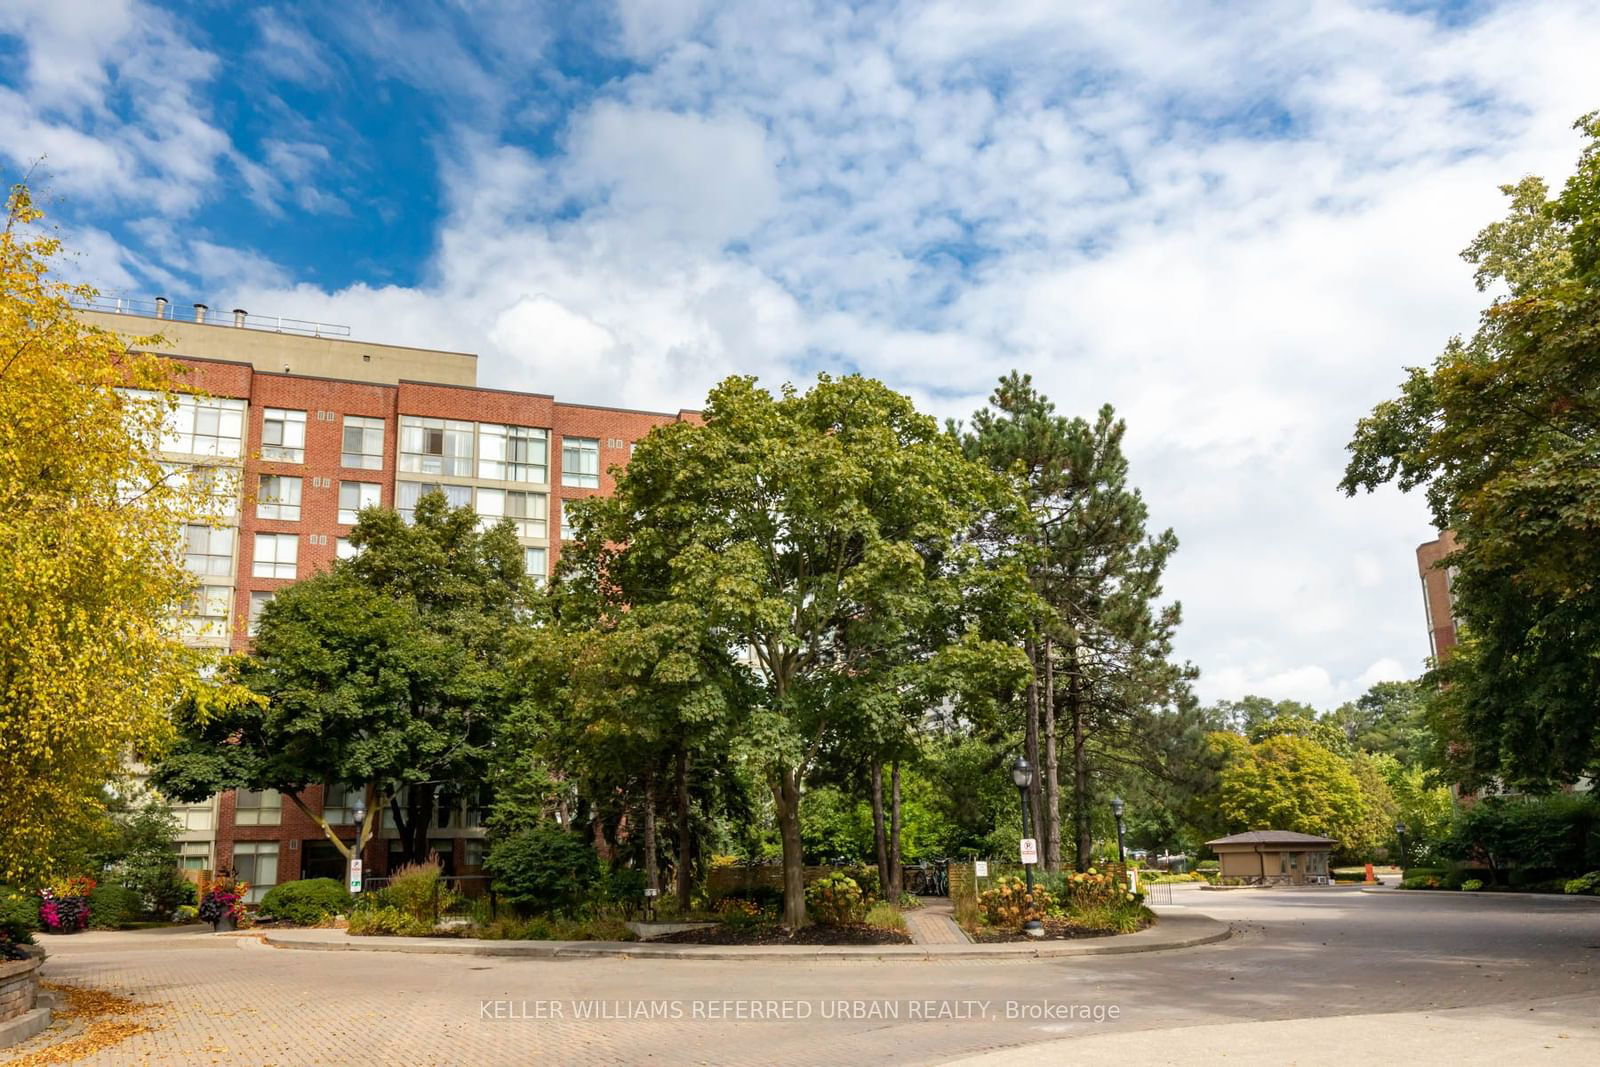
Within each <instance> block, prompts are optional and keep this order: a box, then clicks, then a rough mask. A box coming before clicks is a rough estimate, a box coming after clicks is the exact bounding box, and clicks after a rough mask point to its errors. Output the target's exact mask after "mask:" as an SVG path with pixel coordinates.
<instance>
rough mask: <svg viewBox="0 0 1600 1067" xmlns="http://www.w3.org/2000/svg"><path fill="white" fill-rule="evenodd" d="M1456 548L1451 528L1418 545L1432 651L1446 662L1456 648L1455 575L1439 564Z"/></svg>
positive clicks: (1423, 601)
mask: <svg viewBox="0 0 1600 1067" xmlns="http://www.w3.org/2000/svg"><path fill="white" fill-rule="evenodd" d="M1455 550H1456V535H1455V534H1454V533H1452V532H1451V531H1449V530H1446V531H1444V533H1442V534H1440V535H1439V537H1438V539H1436V540H1433V541H1428V542H1426V543H1425V544H1421V545H1418V546H1417V573H1418V574H1419V575H1420V576H1421V577H1422V606H1423V608H1424V609H1425V610H1426V612H1427V619H1428V651H1429V653H1430V654H1431V655H1432V656H1433V657H1434V659H1436V660H1440V661H1443V660H1444V659H1446V658H1447V657H1448V656H1449V655H1450V650H1451V649H1453V648H1455V647H1456V617H1455V594H1454V593H1453V592H1452V591H1451V589H1450V586H1451V583H1452V581H1453V578H1454V576H1453V575H1452V573H1451V571H1450V569H1449V568H1447V567H1443V568H1442V567H1439V566H1438V565H1437V564H1438V563H1439V561H1440V560H1442V559H1444V558H1445V557H1446V556H1448V555H1449V554H1450V553H1452V552H1454V551H1455Z"/></svg>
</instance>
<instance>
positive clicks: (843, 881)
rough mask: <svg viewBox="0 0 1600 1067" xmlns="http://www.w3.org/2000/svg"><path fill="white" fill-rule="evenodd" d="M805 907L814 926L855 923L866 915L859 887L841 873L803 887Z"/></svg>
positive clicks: (852, 879)
mask: <svg viewBox="0 0 1600 1067" xmlns="http://www.w3.org/2000/svg"><path fill="white" fill-rule="evenodd" d="M806 907H807V909H809V910H810V912H811V916H812V918H814V919H816V920H817V922H819V923H825V924H827V925H830V926H844V925H847V924H849V923H858V922H860V921H861V918H862V916H863V915H864V914H865V913H866V905H865V904H863V903H862V900H861V887H860V886H859V885H856V880H855V879H854V878H851V877H850V876H849V875H847V874H845V873H843V872H842V871H834V872H833V873H832V874H830V875H828V876H827V877H825V878H818V879H817V880H816V881H815V882H812V883H811V884H810V885H808V886H806Z"/></svg>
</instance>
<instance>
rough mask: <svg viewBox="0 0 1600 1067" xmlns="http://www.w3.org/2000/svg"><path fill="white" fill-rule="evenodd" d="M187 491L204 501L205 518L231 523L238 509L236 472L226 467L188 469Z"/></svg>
mask: <svg viewBox="0 0 1600 1067" xmlns="http://www.w3.org/2000/svg"><path fill="white" fill-rule="evenodd" d="M187 477H188V480H189V489H190V491H191V492H193V493H194V494H195V495H196V496H197V497H204V498H205V499H206V508H207V512H208V514H207V517H208V518H211V519H213V520H217V521H223V522H232V521H233V519H234V516H235V514H236V513H237V511H238V507H239V482H238V477H239V475H238V472H237V471H235V470H233V469H231V468H228V467H190V468H189V470H188V474H187Z"/></svg>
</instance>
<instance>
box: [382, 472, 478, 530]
mask: <svg viewBox="0 0 1600 1067" xmlns="http://www.w3.org/2000/svg"><path fill="white" fill-rule="evenodd" d="M429 493H443V494H444V499H445V503H447V504H449V505H450V506H451V507H452V508H469V507H471V506H472V487H471V486H470V485H440V484H437V483H432V482H395V483H394V507H395V510H396V511H398V512H399V513H400V517H401V518H402V519H404V520H406V521H407V522H410V521H411V520H412V518H413V516H414V513H415V512H416V510H417V502H418V501H420V500H421V499H422V498H423V497H425V496H427V495H428V494H429Z"/></svg>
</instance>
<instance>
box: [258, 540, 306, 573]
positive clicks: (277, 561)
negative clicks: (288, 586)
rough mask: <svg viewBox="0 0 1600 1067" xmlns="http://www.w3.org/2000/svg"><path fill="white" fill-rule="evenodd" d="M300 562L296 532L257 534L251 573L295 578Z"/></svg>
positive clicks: (298, 541)
mask: <svg viewBox="0 0 1600 1067" xmlns="http://www.w3.org/2000/svg"><path fill="white" fill-rule="evenodd" d="M299 562H300V538H299V537H298V536H297V535H295V534H268V533H258V534H256V558H255V564H254V567H253V569H252V570H251V572H250V573H252V574H253V575H255V576H256V577H257V578H293V577H294V576H295V574H296V572H297V570H298V567H297V564H298V563H299Z"/></svg>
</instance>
